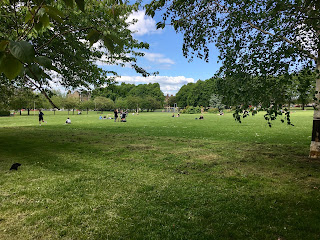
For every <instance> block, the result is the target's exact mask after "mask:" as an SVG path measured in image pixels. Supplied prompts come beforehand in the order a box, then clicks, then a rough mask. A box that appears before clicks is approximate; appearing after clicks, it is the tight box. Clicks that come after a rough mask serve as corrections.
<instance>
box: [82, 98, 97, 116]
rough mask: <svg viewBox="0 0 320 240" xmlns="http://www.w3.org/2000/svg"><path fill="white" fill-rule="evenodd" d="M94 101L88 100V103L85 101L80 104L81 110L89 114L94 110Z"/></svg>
mask: <svg viewBox="0 0 320 240" xmlns="http://www.w3.org/2000/svg"><path fill="white" fill-rule="evenodd" d="M94 107H95V105H94V101H92V100H88V101H83V102H81V103H80V109H81V110H86V111H87V114H88V113H89V109H94Z"/></svg>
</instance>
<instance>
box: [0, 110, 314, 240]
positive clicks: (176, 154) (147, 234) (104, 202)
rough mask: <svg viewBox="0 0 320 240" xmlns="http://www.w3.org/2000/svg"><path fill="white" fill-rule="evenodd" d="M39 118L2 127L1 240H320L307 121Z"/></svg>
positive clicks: (305, 114) (295, 116)
mask: <svg viewBox="0 0 320 240" xmlns="http://www.w3.org/2000/svg"><path fill="white" fill-rule="evenodd" d="M44 113H45V115H44V118H45V120H46V121H47V123H44V124H42V126H39V124H38V121H37V120H38V119H37V116H32V115H31V116H26V115H23V116H15V117H3V118H0V139H1V141H0V239H9V240H10V239H15V240H18V239H259V240H260V239H275V240H278V239H281V240H291V239H297V240H298V239H299V240H300V239H310V240H315V239H319V238H320V227H319V226H320V217H319V216H320V204H319V203H320V179H319V177H320V171H319V170H320V161H319V160H311V159H309V158H308V152H309V145H310V141H311V130H312V111H296V112H293V113H292V122H293V123H294V124H295V126H294V127H291V126H287V125H285V124H282V123H280V121H277V122H275V123H274V124H273V126H272V128H269V127H268V125H267V124H266V122H265V121H264V120H263V113H259V114H258V115H256V116H254V117H249V118H246V119H245V120H244V121H243V123H242V124H239V123H237V122H235V121H234V120H233V118H232V114H231V113H228V114H226V115H224V116H218V115H215V114H205V115H204V118H205V119H204V120H195V118H196V117H199V115H181V117H180V118H172V117H171V114H169V113H141V114H139V115H138V116H137V115H131V114H130V115H129V117H128V122H126V123H122V122H114V121H113V120H99V114H97V113H95V112H90V113H89V115H86V113H85V112H83V114H82V115H71V112H70V115H69V117H70V118H71V120H72V124H71V125H65V124H64V122H65V120H66V118H67V117H68V115H67V113H66V112H57V113H56V115H53V112H44ZM103 115H107V114H106V113H104V114H102V116H103ZM14 162H19V163H21V164H22V166H21V167H20V168H19V170H18V171H9V168H10V166H11V164H12V163H14Z"/></svg>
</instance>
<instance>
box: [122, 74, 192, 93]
mask: <svg viewBox="0 0 320 240" xmlns="http://www.w3.org/2000/svg"><path fill="white" fill-rule="evenodd" d="M116 81H117V82H125V83H131V84H147V83H159V84H160V89H161V91H162V92H163V93H164V94H176V93H177V92H178V91H179V89H180V88H181V87H182V86H183V85H185V84H188V83H190V82H191V83H194V82H195V81H194V79H193V78H187V77H185V76H176V77H172V76H150V77H140V76H121V77H119V78H116Z"/></svg>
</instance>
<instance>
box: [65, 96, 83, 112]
mask: <svg viewBox="0 0 320 240" xmlns="http://www.w3.org/2000/svg"><path fill="white" fill-rule="evenodd" d="M64 107H65V108H66V109H68V110H70V109H76V108H78V107H79V100H78V99H77V98H75V97H67V98H66V99H65V101H64Z"/></svg>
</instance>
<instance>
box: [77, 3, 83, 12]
mask: <svg viewBox="0 0 320 240" xmlns="http://www.w3.org/2000/svg"><path fill="white" fill-rule="evenodd" d="M76 4H77V6H78V8H79V9H80V10H81V11H82V12H84V0H76Z"/></svg>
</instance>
